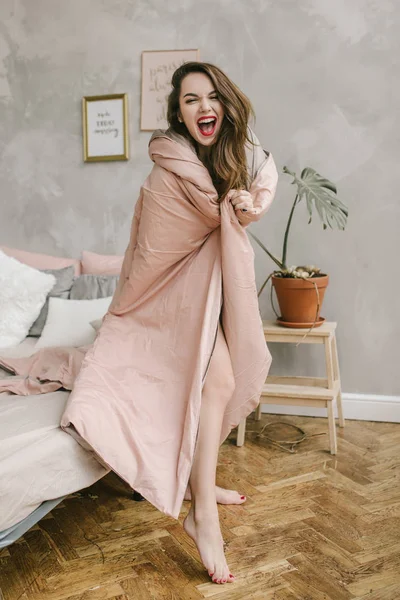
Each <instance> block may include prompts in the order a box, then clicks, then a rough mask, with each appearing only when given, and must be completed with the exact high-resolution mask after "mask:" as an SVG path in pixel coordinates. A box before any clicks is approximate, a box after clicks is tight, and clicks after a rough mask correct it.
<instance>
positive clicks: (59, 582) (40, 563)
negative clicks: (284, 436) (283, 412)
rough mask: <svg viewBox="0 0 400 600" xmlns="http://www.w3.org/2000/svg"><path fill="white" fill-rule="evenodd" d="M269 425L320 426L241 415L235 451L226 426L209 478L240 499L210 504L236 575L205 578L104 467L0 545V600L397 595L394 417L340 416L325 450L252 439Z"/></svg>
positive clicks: (174, 526)
mask: <svg viewBox="0 0 400 600" xmlns="http://www.w3.org/2000/svg"><path fill="white" fill-rule="evenodd" d="M282 420H285V421H287V422H290V423H294V424H296V425H299V426H300V427H302V428H303V429H305V430H306V431H307V433H309V434H315V433H319V432H325V431H326V430H327V423H326V420H325V419H316V418H305V417H277V416H276V417H275V416H270V415H263V416H262V420H261V421H259V422H256V421H254V420H253V419H252V417H250V418H249V419H248V422H247V423H248V427H247V434H246V443H245V446H243V447H242V448H237V447H236V446H235V435H236V432H232V433H231V435H230V437H229V439H228V440H227V441H226V442H225V443H224V444H223V446H222V447H221V450H220V457H219V464H218V471H217V482H218V484H219V485H221V486H223V487H228V488H230V489H238V490H239V491H241V492H243V493H244V494H246V496H247V501H246V503H245V504H244V505H242V506H220V507H219V511H220V519H221V525H222V531H223V535H224V539H225V541H226V544H227V546H226V554H227V558H228V564H229V566H230V567H231V572H232V573H234V574H235V575H236V577H237V580H236V582H235V583H233V584H225V585H216V584H212V583H210V582H209V578H208V575H207V572H206V571H205V569H204V568H203V566H202V564H201V562H200V559H199V556H198V554H197V550H196V548H195V546H194V544H193V543H192V541H191V540H190V539H188V538H187V537H186V535H185V534H184V532H183V529H182V526H181V523H179V522H178V521H176V520H174V519H172V518H169V517H166V516H165V515H163V514H162V513H160V512H159V511H157V510H156V509H155V508H154V507H152V506H151V505H150V504H149V503H148V502H134V501H133V500H132V499H131V494H130V490H129V489H128V487H127V486H126V485H125V483H124V482H122V481H121V480H120V479H118V478H117V477H116V476H115V475H114V474H109V475H108V476H107V477H105V478H104V479H103V480H101V481H100V482H98V483H97V484H96V485H93V486H92V487H91V488H88V489H87V490H84V491H82V492H80V493H78V494H74V495H71V496H69V497H68V498H67V499H66V500H64V501H63V503H62V504H60V505H59V506H58V507H56V508H55V509H54V510H53V511H52V512H51V513H50V514H49V515H48V516H47V517H45V518H44V519H43V520H42V521H40V523H39V524H38V525H36V526H35V527H34V528H32V529H31V530H30V531H29V532H27V533H26V535H25V536H24V537H23V538H22V539H20V540H19V541H18V542H17V543H15V544H13V545H11V546H9V547H8V548H4V549H3V550H2V551H0V588H1V591H2V595H1V594H0V597H2V598H3V599H4V600H105V599H110V600H112V599H114V600H159V599H160V600H161V599H162V600H166V599H168V600H195V599H199V600H200V599H202V598H215V599H216V600H250V599H252V600H253V599H254V600H256V599H257V600H258V599H259V600H270V599H271V600H272V599H273V600H351V599H353V600H399V599H400V485H399V475H400V452H399V449H400V425H397V424H388V423H370V422H361V421H348V422H346V427H345V429H344V430H339V429H338V436H339V440H338V443H339V451H338V454H337V456H336V457H332V456H331V455H330V454H329V453H328V451H327V447H328V440H327V437H326V436H325V435H323V436H318V437H312V438H310V439H308V440H305V441H304V442H302V443H301V444H300V445H299V447H298V450H297V452H296V454H289V453H287V452H284V451H282V450H281V449H279V448H277V447H275V446H272V445H270V444H269V443H268V442H267V440H266V439H265V438H262V437H258V438H257V437H256V433H257V432H258V431H259V430H260V429H261V427H262V426H263V425H264V424H265V423H266V422H267V421H268V422H269V421H282ZM188 507H189V503H188V502H185V503H184V508H183V510H182V512H181V516H180V519H179V520H180V521H182V520H183V518H184V516H185V514H186V513H187V510H188Z"/></svg>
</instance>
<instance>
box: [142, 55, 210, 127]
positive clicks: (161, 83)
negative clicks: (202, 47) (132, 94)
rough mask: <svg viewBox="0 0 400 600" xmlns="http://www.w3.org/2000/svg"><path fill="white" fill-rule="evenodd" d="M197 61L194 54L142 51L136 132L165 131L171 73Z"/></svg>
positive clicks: (197, 57)
mask: <svg viewBox="0 0 400 600" xmlns="http://www.w3.org/2000/svg"><path fill="white" fill-rule="evenodd" d="M193 60H194V61H198V60H199V51H198V50H145V51H143V52H142V98H141V107H140V129H141V130H142V131H154V130H155V129H166V128H167V127H168V123H167V97H168V95H169V93H170V91H171V78H172V74H173V72H174V71H175V70H176V69H177V68H178V67H180V66H181V65H182V64H183V63H185V62H189V61H193Z"/></svg>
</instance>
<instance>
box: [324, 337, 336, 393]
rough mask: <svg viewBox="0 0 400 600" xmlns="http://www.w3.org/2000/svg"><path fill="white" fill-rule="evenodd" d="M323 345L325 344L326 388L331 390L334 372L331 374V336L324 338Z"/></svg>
mask: <svg viewBox="0 0 400 600" xmlns="http://www.w3.org/2000/svg"><path fill="white" fill-rule="evenodd" d="M324 346H325V364H326V376H327V378H328V389H329V390H333V388H334V374H333V357H332V337H328V338H325V341H324Z"/></svg>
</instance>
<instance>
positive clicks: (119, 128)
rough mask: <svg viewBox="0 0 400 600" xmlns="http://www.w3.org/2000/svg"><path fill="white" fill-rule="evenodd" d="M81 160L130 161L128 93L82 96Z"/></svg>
mask: <svg viewBox="0 0 400 600" xmlns="http://www.w3.org/2000/svg"><path fill="white" fill-rule="evenodd" d="M82 128H83V160H84V162H97V161H110V160H129V127H128V94H126V93H123V94H106V95H103V96H84V97H83V98H82Z"/></svg>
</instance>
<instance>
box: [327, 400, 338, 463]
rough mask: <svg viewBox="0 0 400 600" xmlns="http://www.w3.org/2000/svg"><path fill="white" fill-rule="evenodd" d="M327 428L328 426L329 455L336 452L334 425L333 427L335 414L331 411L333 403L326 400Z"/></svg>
mask: <svg viewBox="0 0 400 600" xmlns="http://www.w3.org/2000/svg"><path fill="white" fill-rule="evenodd" d="M327 404H328V406H327V408H328V426H329V446H330V450H331V454H336V452H337V440H336V425H335V413H334V411H333V401H332V400H328V403H327Z"/></svg>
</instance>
